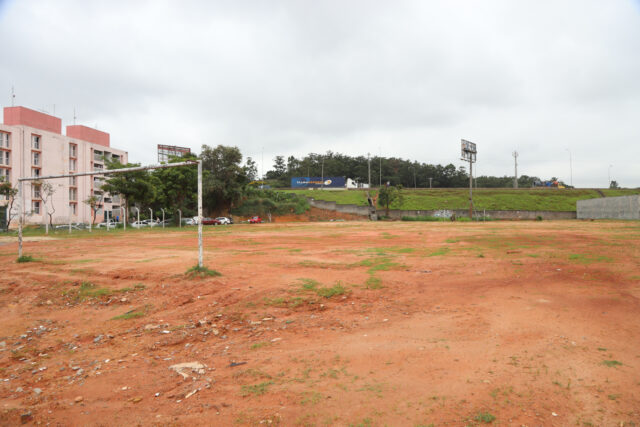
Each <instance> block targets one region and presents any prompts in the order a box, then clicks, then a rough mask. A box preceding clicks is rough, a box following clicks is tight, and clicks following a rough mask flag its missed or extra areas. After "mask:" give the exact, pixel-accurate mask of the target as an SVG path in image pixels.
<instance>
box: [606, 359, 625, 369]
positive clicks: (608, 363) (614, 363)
mask: <svg viewBox="0 0 640 427" xmlns="http://www.w3.org/2000/svg"><path fill="white" fill-rule="evenodd" d="M602 364H603V365H605V366H607V367H609V368H614V367H616V366H622V362H618V361H617V360H603V361H602Z"/></svg>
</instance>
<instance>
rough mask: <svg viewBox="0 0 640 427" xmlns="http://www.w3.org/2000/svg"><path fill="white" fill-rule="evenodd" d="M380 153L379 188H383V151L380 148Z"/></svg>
mask: <svg viewBox="0 0 640 427" xmlns="http://www.w3.org/2000/svg"><path fill="white" fill-rule="evenodd" d="M378 151H380V183H379V184H378V186H379V187H382V149H381V148H380V147H378Z"/></svg>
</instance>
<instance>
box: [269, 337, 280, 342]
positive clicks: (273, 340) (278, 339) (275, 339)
mask: <svg viewBox="0 0 640 427" xmlns="http://www.w3.org/2000/svg"><path fill="white" fill-rule="evenodd" d="M281 339H282V338H274V339H272V340H271V342H277V341H280V340H281Z"/></svg>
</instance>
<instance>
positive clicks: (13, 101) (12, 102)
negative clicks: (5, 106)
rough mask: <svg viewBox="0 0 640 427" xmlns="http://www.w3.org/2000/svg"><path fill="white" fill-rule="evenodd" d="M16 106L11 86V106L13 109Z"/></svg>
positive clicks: (14, 94) (14, 93)
mask: <svg viewBox="0 0 640 427" xmlns="http://www.w3.org/2000/svg"><path fill="white" fill-rule="evenodd" d="M15 104H16V92H15V91H14V90H13V86H11V106H12V107H15Z"/></svg>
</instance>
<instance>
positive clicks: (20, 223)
mask: <svg viewBox="0 0 640 427" xmlns="http://www.w3.org/2000/svg"><path fill="white" fill-rule="evenodd" d="M194 165H197V166H198V266H199V267H200V268H202V267H203V256H202V160H195V161H193V160H192V161H186V162H180V163H167V164H161V165H151V166H136V167H133V168H124V169H110V170H106V171H91V172H80V173H70V174H62V175H48V176H38V177H26V178H18V257H21V256H22V227H23V221H24V206H23V200H22V199H23V195H24V193H23V187H24V184H23V183H24V182H25V181H41V180H45V179H57V178H69V177H75V176H92V175H111V174H116V173H124V172H136V171H143V170H150V169H167V168H175V167H180V166H194ZM124 220H125V221H126V215H125V218H124Z"/></svg>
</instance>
